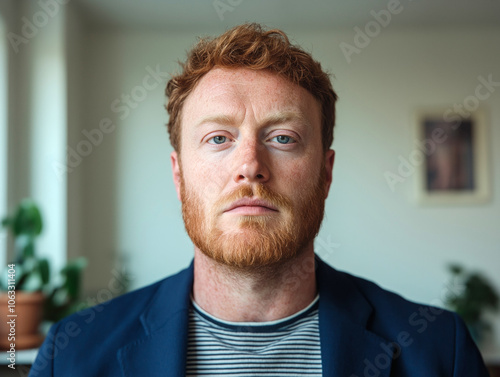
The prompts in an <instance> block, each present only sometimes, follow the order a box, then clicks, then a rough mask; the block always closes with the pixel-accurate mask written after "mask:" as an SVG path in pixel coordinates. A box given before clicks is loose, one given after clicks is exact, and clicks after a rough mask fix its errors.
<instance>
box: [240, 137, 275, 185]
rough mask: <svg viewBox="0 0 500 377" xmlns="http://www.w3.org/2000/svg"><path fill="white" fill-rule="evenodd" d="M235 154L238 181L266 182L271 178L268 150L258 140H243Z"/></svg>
mask: <svg viewBox="0 0 500 377" xmlns="http://www.w3.org/2000/svg"><path fill="white" fill-rule="evenodd" d="M237 151H238V152H237V155H236V156H235V163H236V168H235V170H234V181H235V182H236V183H245V182H246V183H252V182H253V183H264V182H267V181H268V180H269V178H270V172H269V167H268V159H267V151H266V148H265V146H264V145H262V144H260V143H259V142H258V141H255V140H253V141H241V142H240V145H238V147H237Z"/></svg>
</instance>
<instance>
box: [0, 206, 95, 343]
mask: <svg viewBox="0 0 500 377" xmlns="http://www.w3.org/2000/svg"><path fill="white" fill-rule="evenodd" d="M2 227H5V228H7V229H8V230H10V233H11V235H12V237H13V239H14V260H13V261H12V262H11V263H9V266H11V267H12V266H14V267H13V269H14V270H15V275H14V276H15V279H14V281H15V297H16V307H15V310H16V312H19V315H18V318H19V320H18V331H17V333H18V335H20V336H22V334H19V326H24V325H26V326H27V327H29V330H26V332H27V334H26V336H25V339H26V341H22V339H21V341H19V339H16V343H17V345H18V348H19V347H21V348H23V347H24V345H26V347H33V346H37V345H38V344H37V343H38V342H39V341H40V336H39V335H38V326H39V324H40V321H41V320H42V319H45V320H48V321H57V320H59V319H61V318H63V317H65V316H66V315H68V314H71V313H72V312H74V311H75V309H76V308H77V307H78V308H81V305H80V300H79V296H80V281H81V274H82V271H83V269H84V268H85V266H86V260H85V259H84V258H78V259H76V260H74V261H70V262H69V263H68V264H67V265H66V266H65V267H64V268H63V269H62V271H61V278H60V279H59V280H57V281H55V280H56V279H51V271H50V263H49V261H48V259H46V258H40V257H39V256H37V254H36V250H35V245H36V239H37V238H38V237H39V236H40V234H41V233H42V230H43V220H42V215H41V212H40V209H39V208H38V206H37V204H36V203H35V202H34V201H33V200H31V199H24V200H22V201H21V202H20V203H19V205H18V206H17V208H16V210H15V211H14V213H13V214H12V215H11V216H7V217H5V218H4V219H3V220H2ZM11 271H12V269H11ZM7 276H8V274H4V279H2V285H1V288H2V291H8V288H9V287H8V284H7V283H8V282H7V279H5V278H6V277H7ZM11 276H12V275H11ZM10 294H11V295H12V293H11V292H10ZM5 296H6V294H5V293H4V294H3V296H2V297H3V299H5V298H6V297H5ZM24 300H28V301H29V302H30V303H31V304H30V305H31V306H29V308H27V309H26V312H25V313H23V314H22V315H21V311H22V310H23V306H22V302H24ZM4 306H5V307H7V305H4ZM30 319H32V320H33V321H34V323H31V322H30V323H29V324H28V322H29V320H30ZM23 321H24V322H23ZM21 332H23V331H22V329H21Z"/></svg>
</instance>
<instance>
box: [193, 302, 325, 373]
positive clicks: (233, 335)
mask: <svg viewBox="0 0 500 377" xmlns="http://www.w3.org/2000/svg"><path fill="white" fill-rule="evenodd" d="M191 302H192V305H191V310H190V316H189V337H188V349H187V365H186V375H187V376H227V377H236V376H238V377H243V376H268V377H271V376H276V377H278V376H279V377H283V376H318V377H320V376H321V373H322V368H321V348H320V338H319V325H318V302H319V295H318V296H316V298H315V299H314V301H313V302H312V303H311V304H310V305H309V306H308V307H307V308H305V309H303V310H301V311H300V312H298V313H295V314H294V315H291V316H289V317H286V318H283V319H280V320H276V321H270V322H229V321H224V320H220V319H218V318H215V317H213V316H212V315H210V314H208V313H207V312H205V311H204V310H203V309H201V308H200V307H199V306H198V305H197V304H196V303H195V302H194V300H191Z"/></svg>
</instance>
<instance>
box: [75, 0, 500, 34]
mask: <svg viewBox="0 0 500 377" xmlns="http://www.w3.org/2000/svg"><path fill="white" fill-rule="evenodd" d="M73 2H75V3H78V5H79V6H80V10H81V11H82V12H83V14H84V16H86V19H87V21H88V24H89V25H90V26H91V27H93V28H98V29H139V30H164V31H212V30H220V29H225V28H227V27H228V26H232V25H236V24H240V23H243V22H247V21H252V22H253V21H255V22H260V23H263V24H265V25H267V26H271V27H279V28H283V29H285V30H286V29H287V28H293V29H301V30H318V29H333V30H346V29H347V30H352V29H353V28H354V27H355V26H359V27H361V28H363V27H364V26H365V25H366V23H367V22H368V21H370V20H373V18H374V16H373V14H372V13H371V12H373V13H376V12H380V11H382V10H383V9H387V8H388V6H389V4H391V5H392V6H394V7H395V9H396V11H397V12H398V13H397V14H392V15H391V20H390V23H389V25H390V27H391V29H407V28H479V27H481V28H490V27H498V28H500V1H498V0H475V1H472V0H400V1H398V0H383V1H373V0H371V1H370V0H349V1H347V0H343V1H340V0H337V1H333V0H73ZM394 13H396V12H394Z"/></svg>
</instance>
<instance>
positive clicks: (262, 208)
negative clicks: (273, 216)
mask: <svg viewBox="0 0 500 377" xmlns="http://www.w3.org/2000/svg"><path fill="white" fill-rule="evenodd" d="M224 212H228V213H237V214H248V215H261V214H269V213H273V212H279V211H278V209H277V208H276V207H275V206H273V205H272V204H271V203H268V202H266V201H264V200H260V199H250V198H243V199H240V200H237V201H236V202H234V203H232V204H231V205H230V206H229V207H227V208H226V209H225V210H224Z"/></svg>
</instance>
